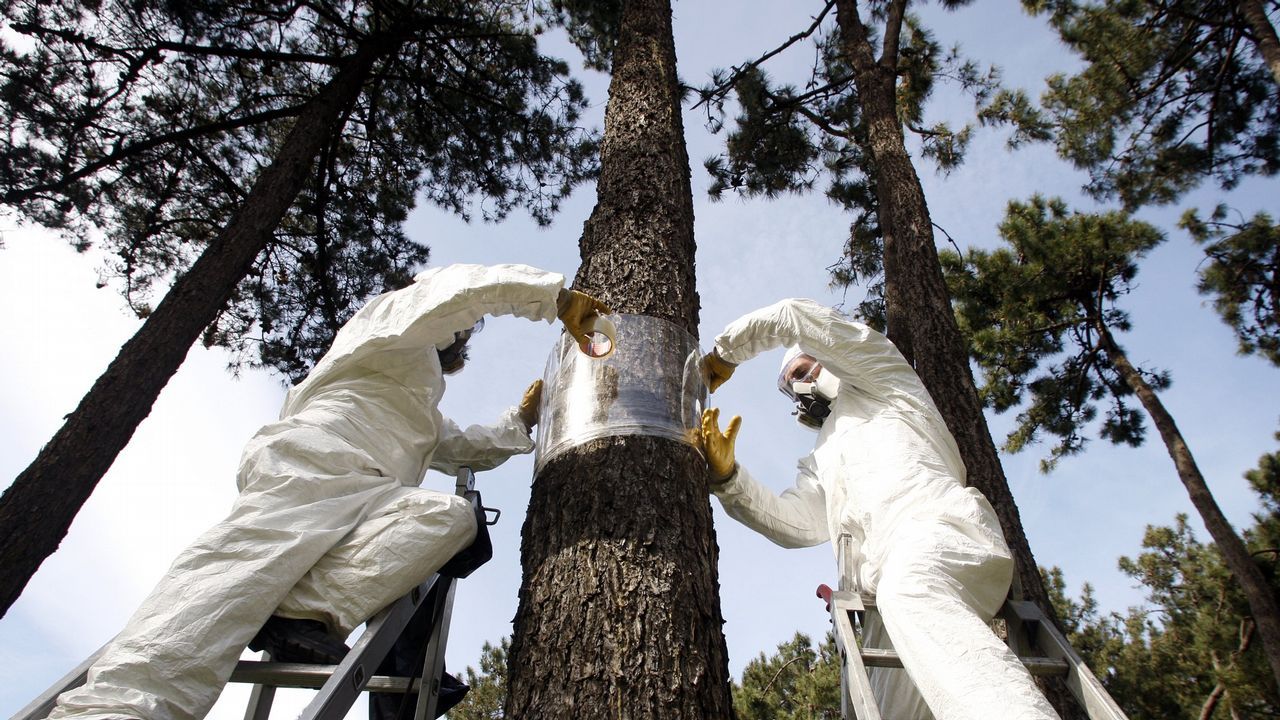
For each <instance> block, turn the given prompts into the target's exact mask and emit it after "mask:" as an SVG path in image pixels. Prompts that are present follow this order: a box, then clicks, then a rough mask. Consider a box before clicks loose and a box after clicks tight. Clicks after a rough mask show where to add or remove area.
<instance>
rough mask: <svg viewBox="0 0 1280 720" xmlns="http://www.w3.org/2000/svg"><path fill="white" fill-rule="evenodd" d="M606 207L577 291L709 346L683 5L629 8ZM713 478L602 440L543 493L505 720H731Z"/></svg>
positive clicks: (678, 451)
mask: <svg viewBox="0 0 1280 720" xmlns="http://www.w3.org/2000/svg"><path fill="white" fill-rule="evenodd" d="M622 13H623V14H622V25H621V30H620V33H619V38H618V42H617V45H616V48H615V50H614V56H613V79H612V82H611V84H610V87H609V104H608V107H607V108H606V112H605V133H604V141H603V145H602V147H601V158H600V159H601V172H600V180H599V184H598V189H597V193H598V200H597V203H596V207H595V209H594V210H593V211H592V214H591V217H590V219H588V220H587V222H586V225H585V227H584V229H583V234H582V239H581V243H580V247H581V252H582V266H581V268H580V269H579V272H578V275H577V277H576V278H575V280H574V286H575V287H576V288H578V289H580V290H583V291H586V292H589V293H592V294H594V295H596V296H597V297H600V298H601V299H603V300H605V301H606V302H608V303H609V304H610V305H611V306H612V307H613V308H614V309H616V310H617V311H619V312H625V313H636V314H645V315H651V316H656V317H660V318H663V319H665V320H668V321H670V322H673V323H675V324H677V325H680V326H681V327H683V328H685V329H686V330H688V331H689V332H690V333H691V334H693V335H695V336H696V334H697V326H698V295H697V291H696V290H695V287H694V284H695V283H694V242H693V198H692V193H691V190H690V185H689V160H688V155H687V153H686V150H685V146H684V130H683V122H682V120H681V117H680V100H679V98H680V96H679V88H678V86H677V80H676V70H675V45H674V41H673V39H672V35H671V5H670V0H633V1H630V2H625V3H624V4H623V11H622ZM716 562H717V548H716V543H715V533H714V529H713V527H712V524H711V505H710V502H709V494H708V477H707V474H706V466H705V463H704V462H703V460H702V459H701V456H700V455H699V454H698V453H697V452H696V451H695V450H694V449H693V448H692V447H689V446H687V445H684V444H681V443H678V442H675V441H672V440H667V439H664V438H656V437H643V436H629V437H612V438H604V439H601V440H595V441H592V442H590V443H587V444H585V445H583V446H580V447H577V448H575V449H573V450H571V451H569V452H567V453H566V454H564V455H561V456H559V457H557V458H555V459H553V460H552V461H550V462H549V463H548V464H547V465H546V466H545V467H544V468H543V469H542V471H541V472H540V473H539V474H538V476H537V478H535V480H534V484H533V491H532V497H531V499H530V503H529V512H528V516H527V519H526V521H525V526H524V529H523V532H522V541H521V564H522V566H523V570H524V577H523V580H522V584H521V588H520V607H519V610H518V612H517V614H516V619H515V629H514V635H513V638H512V642H511V652H510V655H509V657H510V666H509V670H508V697H507V705H506V713H505V716H506V717H512V718H539V720H556V719H560V718H563V719H566V720H567V719H569V718H573V719H575V720H576V719H579V718H606V717H607V718H655V719H657V718H662V719H664V720H665V719H666V718H728V717H731V713H732V711H731V705H730V697H729V678H728V675H729V673H728V653H727V651H726V648H725V643H724V635H723V632H722V630H721V625H722V624H723V618H722V616H721V613H720V600H719V582H718V580H717V576H716Z"/></svg>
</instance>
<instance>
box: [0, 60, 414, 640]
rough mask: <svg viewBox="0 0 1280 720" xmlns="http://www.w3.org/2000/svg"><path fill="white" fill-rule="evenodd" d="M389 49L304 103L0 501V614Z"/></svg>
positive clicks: (267, 235) (144, 411) (209, 317)
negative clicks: (217, 227) (192, 257)
mask: <svg viewBox="0 0 1280 720" xmlns="http://www.w3.org/2000/svg"><path fill="white" fill-rule="evenodd" d="M397 46H398V43H397V42H394V41H393V40H392V39H391V38H377V39H374V40H373V41H369V42H365V43H363V44H362V45H361V47H360V49H359V50H358V51H357V52H356V53H355V54H354V55H352V56H351V57H350V58H349V59H348V61H347V62H346V63H344V64H343V66H342V68H341V69H340V70H339V71H338V73H337V74H336V75H334V77H333V79H332V80H330V81H329V82H328V83H327V84H326V85H325V86H324V87H323V88H321V89H320V91H319V92H318V93H317V94H316V96H315V97H314V98H313V99H312V100H311V101H310V102H308V103H307V105H306V106H305V107H304V108H303V110H302V112H301V114H300V115H299V116H298V120H297V122H296V123H295V124H294V126H293V129H292V130H290V132H289V135H288V137H287V138H286V139H285V142H284V145H283V146H281V149H280V152H279V154H278V155H277V156H276V158H275V160H274V162H272V164H271V165H270V166H269V167H267V168H266V169H265V170H263V171H262V174H261V175H260V176H259V177H258V179H257V181H256V182H255V183H254V185H253V188H252V189H251V190H250V191H249V195H248V197H246V198H245V202H244V205H243V206H242V207H241V208H240V210H239V211H238V212H237V213H236V214H235V216H234V217H232V218H231V221H230V222H228V223H227V225H226V227H225V228H223V230H222V232H221V233H220V234H219V235H218V237H217V238H216V239H215V240H214V241H213V243H212V244H210V245H209V247H208V248H207V249H206V250H205V251H204V252H203V253H202V254H201V255H200V257H199V258H198V259H197V260H196V262H195V263H193V264H192V266H191V269H190V270H188V271H187V272H186V273H185V274H184V275H182V277H180V278H179V279H178V280H177V281H176V282H175V283H174V285H173V287H172V289H170V290H169V292H168V293H167V294H166V295H165V297H164V299H163V300H162V301H161V302H160V304H159V305H158V306H156V309H155V311H154V312H153V313H152V314H151V315H150V316H149V317H148V318H147V321H146V322H145V323H143V324H142V327H141V328H140V329H139V330H138V332H137V333H136V334H135V335H134V336H133V337H132V338H130V339H129V341H128V342H126V343H125V344H124V345H123V346H122V347H121V348H120V353H119V354H118V355H117V356H116V358H115V360H113V361H112V362H111V364H110V365H109V366H108V367H107V370H106V372H104V373H103V374H102V376H101V377H99V378H98V380H97V381H96V382H94V384H93V387H92V388H90V390H89V392H88V394H86V395H85V396H84V398H83V399H82V400H81V401H80V404H79V406H77V407H76V409H75V411H74V412H72V413H71V414H70V415H68V416H67V421H66V423H64V424H63V426H62V427H61V428H60V429H59V430H58V432H57V434H55V435H54V436H53V438H52V439H51V440H50V441H49V442H48V443H47V444H46V445H45V446H44V447H43V448H41V450H40V454H39V455H37V456H36V459H35V460H34V461H33V462H32V463H31V465H29V466H28V467H27V469H25V470H23V471H22V473H21V474H19V475H18V477H17V478H16V479H15V480H14V482H13V484H12V485H11V486H9V488H8V489H7V490H6V491H5V492H4V495H3V496H0V567H4V568H5V570H6V571H5V573H4V574H3V575H2V576H0V617H3V616H4V613H6V612H7V611H8V610H9V607H10V606H11V605H13V603H14V601H15V600H17V599H18V596H19V595H20V594H21V593H22V589H23V588H24V587H26V584H27V581H28V580H30V579H31V576H32V575H34V574H35V572H36V570H37V569H38V568H39V567H40V563H42V562H44V559H45V558H46V557H48V556H49V555H52V554H53V552H54V551H55V550H57V549H58V545H59V544H60V543H61V542H62V538H63V537H65V536H66V534H67V530H68V529H69V528H70V527H71V522H72V520H73V519H75V516H76V513H78V512H79V511H80V508H81V506H83V505H84V503H85V501H86V500H88V499H89V495H90V494H92V493H93V489H94V488H95V487H96V486H97V484H98V481H99V480H100V479H102V476H103V475H105V474H106V472H107V470H108V469H110V467H111V464H112V463H113V462H115V459H116V456H117V455H119V454H120V451H121V450H123V449H124V447H125V445H127V444H128V443H129V439H130V438H131V437H133V432H134V430H136V429H137V427H138V425H139V424H140V423H141V422H142V421H143V420H144V419H145V418H146V417H147V415H148V414H149V413H150V412H151V406H152V405H153V404H154V403H155V400H156V398H157V397H159V395H160V391H161V390H163V389H164V386H165V385H166V384H167V383H168V382H169V378H171V377H173V374H174V373H175V372H177V371H178V367H179V366H181V365H182V361H183V360H184V359H185V358H186V356H187V351H188V350H189V349H190V348H191V345H192V344H193V343H194V342H195V341H196V339H197V338H199V337H200V333H201V332H202V331H203V330H204V329H205V328H206V327H208V325H209V324H210V323H211V322H213V320H214V318H215V317H216V316H217V313H218V311H219V310H221V309H222V308H223V306H225V305H226V303H227V300H228V299H230V297H231V293H232V291H233V290H234V289H235V287H236V285H237V284H238V283H239V282H240V281H241V280H242V279H243V278H244V276H245V274H246V273H248V271H249V268H250V267H252V265H253V260H254V258H255V257H257V255H258V253H259V252H261V251H262V249H263V248H264V247H266V245H267V243H268V242H269V241H270V240H271V236H272V233H273V232H274V231H275V228H276V225H277V224H278V223H279V222H280V218H281V217H282V216H283V215H284V213H285V211H286V210H287V209H288V208H289V205H290V204H292V203H293V201H294V199H295V198H296V197H297V195H298V192H299V191H300V190H301V189H302V187H303V184H304V182H305V180H306V177H307V173H308V172H309V171H310V169H311V167H312V165H313V164H314V162H315V158H316V156H317V154H318V153H319V152H320V149H321V147H323V145H324V143H325V142H326V141H327V140H328V139H329V138H330V137H331V136H332V134H333V131H334V126H335V124H338V123H340V122H342V118H343V116H344V114H345V113H346V112H347V111H348V109H349V108H350V107H351V105H352V103H354V102H355V100H356V98H357V97H358V96H359V93H360V89H361V87H362V86H363V85H364V82H365V80H366V78H367V77H368V76H369V73H370V71H371V69H372V68H373V64H374V62H375V60H376V59H377V58H378V57H380V56H382V55H384V54H386V53H389V52H394V50H395V48H396V47H397Z"/></svg>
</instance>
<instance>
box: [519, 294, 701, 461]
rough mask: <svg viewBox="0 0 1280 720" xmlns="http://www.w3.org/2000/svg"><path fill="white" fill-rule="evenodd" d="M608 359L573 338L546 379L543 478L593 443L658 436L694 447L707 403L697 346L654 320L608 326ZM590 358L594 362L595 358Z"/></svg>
mask: <svg viewBox="0 0 1280 720" xmlns="http://www.w3.org/2000/svg"><path fill="white" fill-rule="evenodd" d="M604 319H605V320H608V321H610V322H609V324H610V325H611V326H612V327H611V328H597V330H603V331H604V332H602V333H601V334H602V335H608V332H607V331H608V330H613V333H614V334H613V337H612V338H610V341H611V342H610V343H609V345H610V347H609V348H608V351H607V352H603V354H601V355H599V356H598V357H593V356H592V354H596V353H598V352H600V350H601V349H584V348H582V347H579V345H578V343H576V342H575V341H574V340H573V338H572V337H570V336H569V335H568V334H567V333H566V334H564V335H561V336H560V340H559V341H558V342H557V343H556V345H555V347H554V348H552V350H551V356H550V357H549V358H548V359H547V370H546V373H545V374H544V375H543V383H544V387H543V391H542V407H541V413H540V415H539V421H538V446H537V447H538V449H537V456H536V459H535V461H534V467H535V469H536V470H541V469H542V466H543V465H544V464H545V463H546V462H547V461H548V460H550V459H551V458H553V457H555V456H556V455H559V454H561V453H563V452H564V451H565V450H568V449H569V448H572V447H576V446H578V445H581V444H583V443H585V442H587V441H588V440H595V439H597V438H602V437H610V436H614V435H656V436H658V437H665V438H670V439H672V440H678V441H680V442H684V443H687V444H690V445H693V444H694V443H693V438H694V433H695V432H696V431H697V428H698V425H699V421H700V419H701V414H702V407H703V405H704V404H705V402H706V394H707V391H706V386H705V385H704V384H703V381H702V374H701V371H700V370H699V367H698V361H699V359H700V358H701V353H700V351H699V349H698V344H697V341H695V340H694V339H693V336H692V335H690V334H689V333H688V332H686V331H685V330H684V329H683V328H681V327H680V326H678V325H675V324H673V323H670V322H667V321H666V320H662V319H660V318H655V317H650V316H648V315H614V316H611V317H610V318H604ZM588 350H591V353H592V354H588Z"/></svg>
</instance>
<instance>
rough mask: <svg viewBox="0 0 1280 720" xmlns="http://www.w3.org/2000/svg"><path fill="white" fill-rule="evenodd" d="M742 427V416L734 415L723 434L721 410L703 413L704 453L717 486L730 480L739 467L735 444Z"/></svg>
mask: <svg viewBox="0 0 1280 720" xmlns="http://www.w3.org/2000/svg"><path fill="white" fill-rule="evenodd" d="M741 426H742V416H741V415H734V416H733V419H732V420H730V421H729V426H728V427H726V428H725V429H724V432H723V433H721V432H720V408H707V409H706V410H703V411H702V452H703V453H704V454H706V456H707V467H709V468H710V469H711V479H712V480H713V481H714V482H715V483H716V484H719V483H722V482H724V481H725V480H728V479H729V477H730V476H732V475H733V471H734V468H736V467H737V461H736V460H735V459H734V455H733V443H734V441H735V440H737V439H738V428H739V427H741Z"/></svg>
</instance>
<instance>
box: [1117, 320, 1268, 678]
mask: <svg viewBox="0 0 1280 720" xmlns="http://www.w3.org/2000/svg"><path fill="white" fill-rule="evenodd" d="M1094 325H1095V327H1096V328H1097V329H1098V333H1099V337H1101V339H1102V346H1103V348H1104V349H1105V350H1106V351H1107V356H1108V357H1109V358H1110V360H1111V364H1112V366H1113V367H1115V369H1116V370H1117V371H1118V372H1119V373H1120V376H1121V377H1123V378H1124V381H1125V383H1126V384H1127V385H1128V386H1129V387H1130V388H1132V389H1133V392H1134V393H1135V394H1136V395H1137V396H1138V400H1139V401H1141V402H1142V407H1144V408H1146V411H1147V414H1148V415H1150V416H1151V421H1152V422H1153V423H1155V426H1156V429H1157V430H1159V431H1160V438H1161V439H1162V440H1164V446H1165V448H1166V449H1167V450H1168V451H1169V457H1171V458H1173V464H1174V466H1175V467H1176V468H1177V470H1178V478H1179V479H1180V480H1182V484H1183V486H1184V487H1186V489H1187V495H1188V496H1189V497H1190V498H1191V504H1192V505H1193V506H1194V507H1195V509H1196V512H1197V513H1199V514H1200V519H1201V521H1203V522H1204V526H1205V529H1206V530H1208V531H1209V536H1210V537H1212V538H1213V542H1214V544H1215V545H1217V546H1218V552H1220V553H1222V560H1223V562H1225V563H1226V565H1227V568H1228V569H1229V570H1230V571H1231V574H1232V575H1234V576H1235V579H1236V582H1238V583H1240V589H1241V590H1243V591H1244V596H1245V600H1246V601H1248V603H1249V611H1250V612H1251V613H1252V615H1253V621H1254V624H1255V625H1256V627H1257V633H1258V637H1259V639H1261V640H1262V648H1263V650H1264V651H1265V653H1266V656H1267V662H1268V663H1270V665H1271V674H1272V676H1273V677H1274V678H1275V680H1276V684H1277V685H1278V686H1280V603H1278V602H1277V601H1276V595H1275V592H1274V591H1272V589H1271V585H1270V584H1269V583H1268V582H1267V578H1266V576H1265V575H1263V573H1262V569H1261V568H1259V567H1258V565H1257V563H1255V562H1254V560H1253V555H1252V554H1251V553H1250V552H1249V548H1248V546H1247V545H1245V544H1244V540H1242V539H1241V538H1240V536H1239V535H1237V534H1236V531H1235V529H1234V528H1232V527H1231V523H1230V522H1229V521H1228V520H1227V516H1226V515H1224V514H1223V512H1222V508H1220V507H1218V502H1217V500H1215V499H1214V497H1213V492H1212V491H1210V490H1209V485H1208V483H1206V482H1205V480H1204V476H1203V475H1202V474H1200V468H1199V466H1198V465H1196V460H1195V457H1193V456H1192V455H1191V448H1189V447H1188V446H1187V442H1186V440H1185V439H1184V438H1183V437H1182V433H1181V432H1180V431H1179V430H1178V426H1177V424H1176V423H1174V421H1173V416H1172V415H1170V414H1169V411H1168V410H1166V409H1165V407H1164V403H1162V402H1160V397H1159V396H1158V395H1156V392H1155V390H1153V389H1152V388H1151V385H1149V384H1148V383H1147V381H1146V380H1145V379H1143V377H1142V373H1140V372H1139V371H1138V369H1137V368H1135V367H1134V366H1133V364H1132V363H1130V362H1129V358H1128V356H1127V355H1125V353H1124V350H1122V349H1121V348H1120V346H1119V345H1118V344H1117V343H1116V341H1115V338H1113V337H1112V336H1111V332H1110V331H1109V330H1108V329H1107V327H1106V326H1105V325H1103V324H1102V323H1100V322H1095V323H1094Z"/></svg>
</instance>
